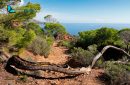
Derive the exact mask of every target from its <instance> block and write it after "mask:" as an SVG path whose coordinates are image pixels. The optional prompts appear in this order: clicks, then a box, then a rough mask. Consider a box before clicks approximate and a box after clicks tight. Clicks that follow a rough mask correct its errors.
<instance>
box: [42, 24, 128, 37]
mask: <svg viewBox="0 0 130 85" xmlns="http://www.w3.org/2000/svg"><path fill="white" fill-rule="evenodd" d="M61 24H62V25H63V26H64V27H65V28H66V30H67V32H68V33H69V34H71V35H78V33H79V32H82V31H88V30H95V29H99V28H102V27H108V28H114V29H117V30H121V29H124V28H130V24H124V23H61ZM41 26H42V27H44V25H43V24H42V25H41Z"/></svg>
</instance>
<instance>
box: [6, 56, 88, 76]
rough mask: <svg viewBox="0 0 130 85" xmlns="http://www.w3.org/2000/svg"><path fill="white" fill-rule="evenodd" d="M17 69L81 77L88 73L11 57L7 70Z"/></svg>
mask: <svg viewBox="0 0 130 85" xmlns="http://www.w3.org/2000/svg"><path fill="white" fill-rule="evenodd" d="M10 67H15V68H18V69H22V70H29V71H36V70H43V71H46V70H49V71H55V72H61V73H65V74H69V75H79V74H83V73H85V72H86V71H85V70H70V69H66V68H63V67H62V66H58V65H50V64H49V65H48V64H47V63H44V62H43V63H42V64H41V63H36V62H29V61H25V60H23V59H21V58H20V57H18V56H13V57H11V58H10V59H9V60H8V62H7V65H6V68H7V69H8V68H10Z"/></svg>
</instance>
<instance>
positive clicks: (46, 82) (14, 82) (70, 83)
mask: <svg viewBox="0 0 130 85" xmlns="http://www.w3.org/2000/svg"><path fill="white" fill-rule="evenodd" d="M65 51H67V49H66V48H64V47H58V46H57V43H54V44H53V46H52V49H51V53H50V55H49V56H48V58H44V56H39V55H37V56H35V55H33V54H32V53H30V52H28V51H24V52H23V53H22V54H21V55H20V56H21V57H22V58H23V59H26V60H30V61H37V62H45V61H46V62H51V63H54V64H64V63H65V62H66V61H67V59H68V56H69V55H67V54H65ZM38 73H39V75H42V76H43V77H42V78H33V77H26V76H25V77H24V76H23V75H20V76H17V75H13V74H10V73H8V72H6V71H5V70H4V65H2V64H0V85H106V81H105V80H103V79H102V78H101V77H100V76H102V75H103V73H104V71H103V70H102V69H93V70H92V72H91V73H90V74H89V75H87V74H83V75H80V76H77V77H74V76H68V75H65V74H62V73H57V72H52V71H51V72H49V71H44V72H43V71H42V72H41V71H39V72H38Z"/></svg>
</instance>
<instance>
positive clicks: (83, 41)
mask: <svg viewBox="0 0 130 85" xmlns="http://www.w3.org/2000/svg"><path fill="white" fill-rule="evenodd" d="M79 36H80V39H79V41H78V42H77V45H79V46H81V47H83V48H85V47H87V46H89V45H92V44H97V45H98V46H105V45H116V46H122V45H123V44H124V42H123V40H121V39H120V37H119V36H118V30H115V29H113V28H106V27H103V28H101V29H97V30H91V31H85V32H80V33H79Z"/></svg>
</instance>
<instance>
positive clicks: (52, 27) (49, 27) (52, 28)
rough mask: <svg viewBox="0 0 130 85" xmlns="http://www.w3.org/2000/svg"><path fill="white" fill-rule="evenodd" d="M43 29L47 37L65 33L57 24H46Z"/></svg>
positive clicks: (62, 27)
mask: <svg viewBox="0 0 130 85" xmlns="http://www.w3.org/2000/svg"><path fill="white" fill-rule="evenodd" d="M44 28H45V30H46V31H47V35H49V36H50V35H52V36H54V35H56V34H58V33H60V34H65V33H66V30H65V28H64V26H62V25H61V24H59V23H46V24H45V27H44Z"/></svg>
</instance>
